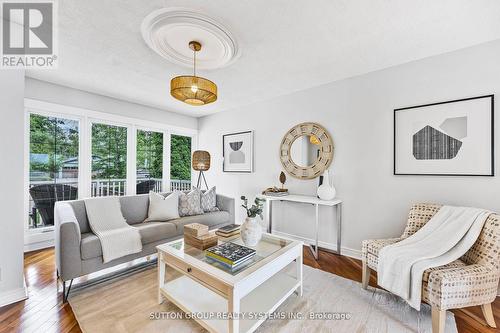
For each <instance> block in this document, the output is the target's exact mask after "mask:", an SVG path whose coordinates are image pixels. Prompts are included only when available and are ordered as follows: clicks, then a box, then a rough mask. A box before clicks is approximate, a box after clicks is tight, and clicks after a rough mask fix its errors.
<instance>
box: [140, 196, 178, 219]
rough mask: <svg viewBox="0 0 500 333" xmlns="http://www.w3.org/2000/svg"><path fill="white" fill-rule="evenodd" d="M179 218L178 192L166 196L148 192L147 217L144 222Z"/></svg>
mask: <svg viewBox="0 0 500 333" xmlns="http://www.w3.org/2000/svg"><path fill="white" fill-rule="evenodd" d="M178 218H179V194H178V193H177V192H173V193H170V194H169V195H167V196H166V197H164V196H163V195H161V194H158V193H156V192H153V191H150V192H149V210H148V218H147V219H145V220H144V222H151V221H160V222H161V221H168V220H173V219H178Z"/></svg>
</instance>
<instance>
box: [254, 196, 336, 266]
mask: <svg viewBox="0 0 500 333" xmlns="http://www.w3.org/2000/svg"><path fill="white" fill-rule="evenodd" d="M258 197H259V198H261V199H265V200H266V221H267V232H268V233H270V234H271V233H272V231H273V201H288V202H298V203H303V204H312V205H314V206H315V210H316V223H315V237H316V238H315V244H314V245H313V244H310V248H311V252H312V254H313V255H314V258H316V259H318V248H319V247H318V229H319V228H318V224H319V206H328V207H334V208H336V212H337V251H330V252H333V253H336V254H339V255H340V251H341V250H340V249H341V239H342V234H341V232H342V200H340V199H333V200H321V199H319V198H317V197H315V196H309V195H293V194H290V195H287V196H283V197H275V196H271V195H259V196H258Z"/></svg>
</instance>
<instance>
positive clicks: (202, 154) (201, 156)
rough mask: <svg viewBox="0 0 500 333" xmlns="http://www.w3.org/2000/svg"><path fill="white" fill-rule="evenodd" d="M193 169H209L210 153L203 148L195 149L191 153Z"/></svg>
mask: <svg viewBox="0 0 500 333" xmlns="http://www.w3.org/2000/svg"><path fill="white" fill-rule="evenodd" d="M192 165H193V169H194V170H196V171H207V170H208V169H210V153H209V152H208V151H204V150H197V151H195V152H194V153H193V162H192Z"/></svg>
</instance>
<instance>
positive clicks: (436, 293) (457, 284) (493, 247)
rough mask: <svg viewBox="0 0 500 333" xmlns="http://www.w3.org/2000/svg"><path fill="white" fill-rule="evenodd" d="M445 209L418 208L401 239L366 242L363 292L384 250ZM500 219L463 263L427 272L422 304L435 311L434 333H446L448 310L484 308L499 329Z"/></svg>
mask: <svg viewBox="0 0 500 333" xmlns="http://www.w3.org/2000/svg"><path fill="white" fill-rule="evenodd" d="M440 208H441V205H435V204H416V205H414V206H413V207H412V208H411V210H410V213H409V216H408V223H407V225H406V229H405V231H404V232H403V235H401V237H399V238H391V239H374V240H365V241H363V247H362V260H363V277H362V279H363V288H365V289H366V288H367V286H368V281H369V278H370V269H373V270H377V266H378V254H379V251H380V249H382V248H383V247H384V246H387V245H389V244H394V243H396V242H398V241H400V240H402V239H405V238H407V237H409V236H411V235H413V234H414V233H415V232H417V231H418V230H419V229H420V228H421V227H422V226H423V225H424V224H426V223H427V222H428V221H429V220H430V219H431V218H432V217H433V216H434V214H436V213H437V212H438V211H439V209H440ZM499 255H500V215H497V214H491V215H490V216H489V217H488V219H487V220H486V223H485V224H484V227H483V230H482V231H481V234H480V235H479V237H478V239H477V241H476V242H475V244H474V245H473V246H472V247H471V249H470V250H469V251H468V252H467V253H466V254H465V255H464V256H463V257H462V258H460V259H458V260H455V261H453V262H451V263H449V264H447V265H444V266H440V267H435V268H431V269H428V270H426V271H425V272H424V275H423V281H422V282H423V283H422V301H423V302H425V303H428V304H429V305H431V307H432V328H433V333H442V332H444V322H445V313H446V310H448V309H456V308H464V307H468V306H476V305H480V306H481V308H482V311H483V314H484V317H485V319H486V322H487V324H488V325H489V326H491V327H496V324H495V320H494V317H493V312H492V309H491V303H492V302H493V301H494V300H495V298H496V295H497V289H498V282H499V278H500V264H499V261H500V257H499Z"/></svg>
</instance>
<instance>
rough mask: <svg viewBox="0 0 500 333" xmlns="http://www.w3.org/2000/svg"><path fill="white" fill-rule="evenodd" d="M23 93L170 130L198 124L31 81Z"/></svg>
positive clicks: (142, 107)
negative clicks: (137, 119) (148, 122)
mask: <svg viewBox="0 0 500 333" xmlns="http://www.w3.org/2000/svg"><path fill="white" fill-rule="evenodd" d="M25 89H26V90H25V97H27V98H32V99H37V100H40V101H45V102H51V103H56V104H62V105H67V106H74V107H80V108H84V109H88V110H94V111H101V112H107V113H112V114H117V115H120V116H124V117H131V118H139V119H144V120H149V121H155V122H160V123H163V124H169V125H172V126H179V127H186V128H193V129H196V128H197V126H198V121H197V119H196V118H194V117H189V116H185V115H181V114H177V113H173V112H169V111H165V110H160V109H155V108H152V107H148V106H145V105H141V104H135V103H130V102H126V101H122V100H118V99H114V98H111V97H106V96H102V95H97V94H93V93H89V92H85V91H82V90H78V89H73V88H69V87H65V86H60V85H57V84H53V83H49V82H46V81H40V80H36V79H32V78H26V87H25ZM165 94H166V95H165V98H169V96H168V91H166V92H165Z"/></svg>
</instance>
